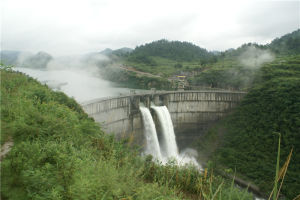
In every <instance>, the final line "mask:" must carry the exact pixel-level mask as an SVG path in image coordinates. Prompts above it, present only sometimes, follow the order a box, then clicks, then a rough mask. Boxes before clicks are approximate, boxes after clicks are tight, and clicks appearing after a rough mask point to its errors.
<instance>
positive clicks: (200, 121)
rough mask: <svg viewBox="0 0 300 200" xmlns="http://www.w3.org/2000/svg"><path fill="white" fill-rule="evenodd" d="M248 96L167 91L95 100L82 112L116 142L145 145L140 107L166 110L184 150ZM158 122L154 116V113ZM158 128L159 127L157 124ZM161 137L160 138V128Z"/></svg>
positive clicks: (226, 93) (219, 92)
mask: <svg viewBox="0 0 300 200" xmlns="http://www.w3.org/2000/svg"><path fill="white" fill-rule="evenodd" d="M245 94H246V93H245V92H233V91H216V90H206V91H165V92H155V91H152V92H151V93H146V94H132V95H127V96H119V97H113V98H104V99H103V98H102V99H95V100H92V101H89V102H86V103H84V104H83V105H82V107H83V109H84V110H85V111H86V112H87V113H88V115H89V116H90V117H93V118H94V119H95V121H96V122H98V123H100V124H101V127H102V129H103V130H104V131H105V132H106V133H111V134H115V135H116V137H117V138H123V137H133V138H134V140H135V141H136V142H137V143H140V144H141V143H143V141H144V133H143V121H142V116H141V113H140V110H139V107H140V106H145V107H148V108H150V106H151V105H156V106H166V107H167V108H168V110H169V112H170V115H171V118H172V122H173V125H174V131H175V134H176V140H177V143H178V145H179V148H181V147H187V146H189V143H191V142H192V141H194V140H195V139H196V138H197V137H199V136H200V135H201V134H203V133H204V132H205V130H207V128H208V127H210V126H211V125H212V124H213V123H215V122H216V121H217V120H219V119H220V118H222V117H223V116H225V115H226V114H227V113H228V112H230V111H231V110H232V109H233V108H235V107H236V106H237V105H238V103H239V102H240V101H241V99H242V98H243V97H244V96H245ZM151 113H152V116H153V118H154V121H155V119H157V117H156V116H155V114H154V112H151ZM156 124H158V123H156ZM157 129H158V134H159V127H157Z"/></svg>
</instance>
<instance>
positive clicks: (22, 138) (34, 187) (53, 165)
mask: <svg viewBox="0 0 300 200" xmlns="http://www.w3.org/2000/svg"><path fill="white" fill-rule="evenodd" d="M1 79H2V80H1V136H2V139H3V138H6V136H8V135H10V136H12V137H13V139H14V142H15V145H14V146H13V148H12V150H11V152H10V153H9V154H8V156H7V157H6V158H5V159H4V161H3V162H2V163H1V165H2V167H1V174H2V177H1V197H2V199H120V198H126V199H132V198H134V199H155V198H163V199H177V198H178V199H181V195H180V194H179V192H178V191H177V190H175V189H168V188H167V187H166V186H163V185H159V184H157V183H155V182H154V183H145V182H144V181H143V179H142V178H141V177H140V175H141V173H139V172H141V171H142V170H143V164H142V163H143V162H142V160H141V159H140V158H139V157H137V156H135V155H134V154H135V153H134V152H130V151H128V150H127V148H126V146H125V145H121V144H120V143H118V142H116V141H115V140H114V139H113V138H111V137H108V136H106V135H105V134H103V133H102V131H101V130H100V128H99V127H98V126H97V125H96V124H95V123H94V122H93V120H91V119H89V118H88V117H87V115H86V114H84V113H83V111H82V110H81V108H80V107H79V106H78V104H77V103H76V102H75V101H74V100H73V99H70V98H68V97H66V96H65V95H64V94H63V93H57V92H53V91H51V90H50V89H48V88H47V87H46V86H42V85H40V84H39V83H38V82H37V81H35V80H33V79H32V78H29V77H26V76H24V75H21V74H17V73H12V72H6V71H2V70H1Z"/></svg>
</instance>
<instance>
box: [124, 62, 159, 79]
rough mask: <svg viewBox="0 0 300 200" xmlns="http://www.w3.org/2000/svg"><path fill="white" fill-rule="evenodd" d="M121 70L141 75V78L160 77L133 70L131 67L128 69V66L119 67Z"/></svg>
mask: <svg viewBox="0 0 300 200" xmlns="http://www.w3.org/2000/svg"><path fill="white" fill-rule="evenodd" d="M119 67H120V68H121V69H123V70H126V71H130V72H135V73H137V74H139V75H142V76H148V77H156V78H161V76H158V75H154V74H150V73H147V72H142V71H138V70H136V69H135V68H133V67H129V66H124V65H122V66H119Z"/></svg>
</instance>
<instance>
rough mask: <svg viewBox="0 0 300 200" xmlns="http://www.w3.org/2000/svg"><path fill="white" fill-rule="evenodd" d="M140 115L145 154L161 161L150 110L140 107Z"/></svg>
mask: <svg viewBox="0 0 300 200" xmlns="http://www.w3.org/2000/svg"><path fill="white" fill-rule="evenodd" d="M140 111H141V113H142V118H143V123H144V130H145V136H146V152H145V153H146V154H150V155H152V156H153V157H154V158H156V159H158V160H160V161H161V160H162V156H161V152H160V148H159V142H158V138H157V134H156V128H155V124H154V121H153V119H152V115H151V113H150V110H149V109H148V108H146V107H140Z"/></svg>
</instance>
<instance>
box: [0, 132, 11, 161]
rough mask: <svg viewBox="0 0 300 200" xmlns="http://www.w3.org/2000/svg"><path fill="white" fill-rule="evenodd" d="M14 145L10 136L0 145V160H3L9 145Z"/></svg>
mask: <svg viewBox="0 0 300 200" xmlns="http://www.w3.org/2000/svg"><path fill="white" fill-rule="evenodd" d="M13 145H14V142H13V141H12V139H11V138H10V139H9V140H8V141H7V142H5V143H4V144H3V145H2V146H1V153H0V162H1V161H2V160H3V158H4V157H5V155H6V154H7V153H8V152H9V151H10V149H11V147H12V146H13Z"/></svg>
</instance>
